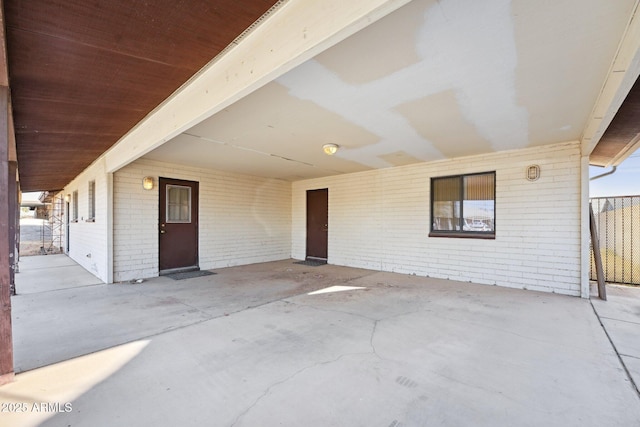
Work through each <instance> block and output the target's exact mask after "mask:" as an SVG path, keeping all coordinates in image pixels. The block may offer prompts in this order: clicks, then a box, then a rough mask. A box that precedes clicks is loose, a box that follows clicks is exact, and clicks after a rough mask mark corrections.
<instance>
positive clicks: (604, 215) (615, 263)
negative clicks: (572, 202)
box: [591, 196, 640, 285]
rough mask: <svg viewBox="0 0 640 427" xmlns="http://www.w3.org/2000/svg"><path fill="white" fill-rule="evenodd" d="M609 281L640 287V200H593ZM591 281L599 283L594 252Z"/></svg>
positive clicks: (605, 269)
mask: <svg viewBox="0 0 640 427" xmlns="http://www.w3.org/2000/svg"><path fill="white" fill-rule="evenodd" d="M591 206H592V209H593V213H594V216H595V220H596V228H597V231H598V240H599V243H600V254H601V256H602V268H603V270H604V277H605V281H606V282H608V283H624V284H630V285H640V196H625V197H597V198H592V199H591ZM591 280H596V270H595V263H594V262H593V248H592V254H591Z"/></svg>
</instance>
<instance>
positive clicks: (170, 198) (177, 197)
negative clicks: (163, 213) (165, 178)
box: [167, 185, 191, 223]
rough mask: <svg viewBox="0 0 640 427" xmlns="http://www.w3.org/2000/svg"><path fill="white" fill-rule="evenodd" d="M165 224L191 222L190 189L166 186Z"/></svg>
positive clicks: (179, 186)
mask: <svg viewBox="0 0 640 427" xmlns="http://www.w3.org/2000/svg"><path fill="white" fill-rule="evenodd" d="M167 222H169V223H176V222H180V223H189V222H191V188H190V187H183V186H181V185H167Z"/></svg>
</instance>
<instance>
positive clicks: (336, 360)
mask: <svg viewBox="0 0 640 427" xmlns="http://www.w3.org/2000/svg"><path fill="white" fill-rule="evenodd" d="M368 354H370V353H368V352H355V353H345V354H341V355H340V356H338V357H336V358H333V359H331V360H325V361H322V362H316V363H313V364H311V365H309V366H305V367H303V368H300V369H298V370H297V371H295V372H294V373H292V374H291V375H289V376H288V377H286V378H283V379H282V380H280V381H277V382H275V383H273V384H271V385H270V386H269V387H267V389H266V390H265V391H264V393H262V394H261V395H260V396H258V397H257V398H256V399H255V400H254V401H253V403H251V404H250V405H249V406H248V407H247V409H245V410H244V411H242V412H241V413H240V414H238V416H237V417H236V419H235V420H233V422H232V423H231V425H230V426H229V427H234V426H235V425H236V424H237V423H238V422H240V420H241V419H242V418H244V417H245V416H247V414H248V413H249V412H251V410H252V409H253V408H255V407H256V405H257V404H258V403H260V401H261V400H262V399H264V398H265V397H267V396H268V395H269V394H270V393H271V392H272V391H273V389H274V388H276V387H278V386H280V385H282V384H284V383H286V382H289V381H291V380H292V379H294V378H295V377H297V376H298V375H300V374H302V373H303V372H305V371H308V370H310V369H313V368H316V367H318V366H323V365H329V364H331V363H335V362H338V361H339V360H340V359H342V358H344V357H348V356H360V355H368Z"/></svg>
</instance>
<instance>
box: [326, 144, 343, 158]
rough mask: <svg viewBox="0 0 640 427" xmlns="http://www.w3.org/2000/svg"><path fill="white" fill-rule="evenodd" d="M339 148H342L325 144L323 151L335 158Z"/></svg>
mask: <svg viewBox="0 0 640 427" xmlns="http://www.w3.org/2000/svg"><path fill="white" fill-rule="evenodd" d="M338 148H340V146H338V145H336V144H324V145H323V146H322V150H323V151H324V152H325V154H327V155H329V156H333V155H334V154H336V152H337V151H338Z"/></svg>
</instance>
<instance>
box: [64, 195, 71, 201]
mask: <svg viewBox="0 0 640 427" xmlns="http://www.w3.org/2000/svg"><path fill="white" fill-rule="evenodd" d="M64 201H65V202H67V203H69V202H70V201H71V194H66V195H65V196H64Z"/></svg>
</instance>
